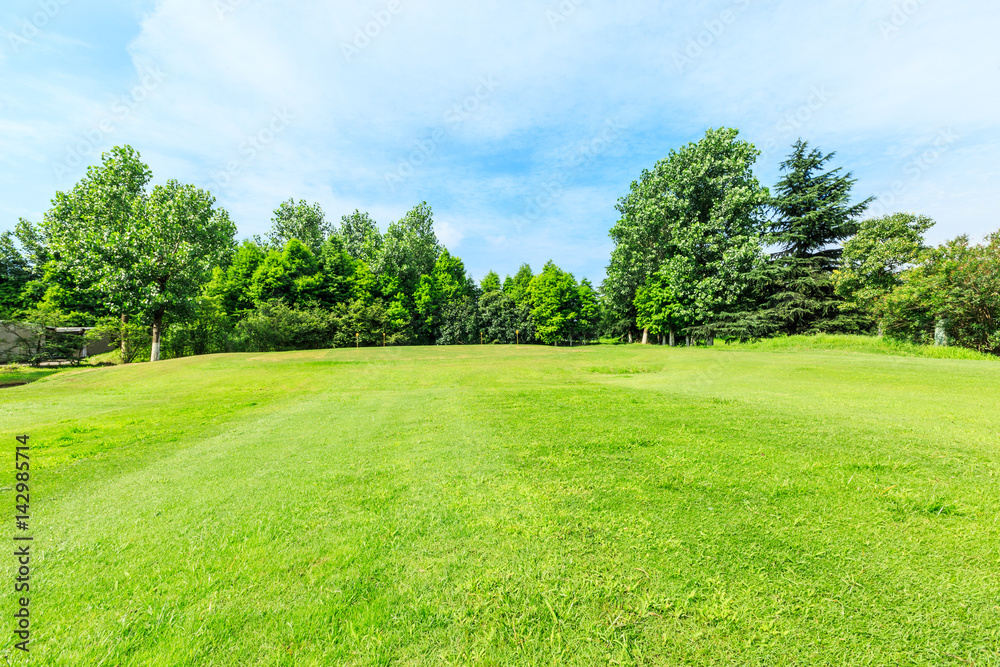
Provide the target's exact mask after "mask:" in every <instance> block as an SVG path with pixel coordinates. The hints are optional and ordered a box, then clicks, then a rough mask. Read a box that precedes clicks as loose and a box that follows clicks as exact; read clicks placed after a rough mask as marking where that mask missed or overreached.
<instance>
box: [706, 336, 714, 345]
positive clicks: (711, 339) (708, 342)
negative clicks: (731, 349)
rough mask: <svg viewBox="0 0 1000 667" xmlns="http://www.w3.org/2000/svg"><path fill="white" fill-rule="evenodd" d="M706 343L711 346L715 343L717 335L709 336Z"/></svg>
mask: <svg viewBox="0 0 1000 667" xmlns="http://www.w3.org/2000/svg"><path fill="white" fill-rule="evenodd" d="M705 345H708V346H709V347H711V346H712V345H715V336H709V337H708V340H706V341H705Z"/></svg>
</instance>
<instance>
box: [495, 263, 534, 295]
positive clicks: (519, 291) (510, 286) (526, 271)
mask: <svg viewBox="0 0 1000 667" xmlns="http://www.w3.org/2000/svg"><path fill="white" fill-rule="evenodd" d="M534 277H535V274H533V273H532V272H531V267H530V266H528V265H527V264H522V265H521V268H520V269H518V270H517V273H515V274H514V277H513V278H511V277H510V276H507V277H506V278H505V279H504V281H503V292H504V294H506V295H507V296H509V297H510V298H511V300H512V301H513V302H514V303H516V304H518V305H520V304H526V303H528V302H529V301H530V298H529V295H528V288H529V287H530V286H531V280H532V278H534Z"/></svg>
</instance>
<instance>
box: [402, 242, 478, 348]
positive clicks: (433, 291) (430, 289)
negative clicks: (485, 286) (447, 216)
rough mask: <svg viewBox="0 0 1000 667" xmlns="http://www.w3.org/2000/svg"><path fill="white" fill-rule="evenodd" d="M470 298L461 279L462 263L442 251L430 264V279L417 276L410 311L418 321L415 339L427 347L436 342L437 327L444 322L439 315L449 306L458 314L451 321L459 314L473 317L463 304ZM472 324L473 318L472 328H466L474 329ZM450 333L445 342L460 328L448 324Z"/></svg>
mask: <svg viewBox="0 0 1000 667" xmlns="http://www.w3.org/2000/svg"><path fill="white" fill-rule="evenodd" d="M472 296H473V294H472V289H471V285H470V280H469V279H468V278H467V277H466V275H465V265H464V264H463V263H462V260H461V259H459V258H458V257H454V256H453V255H452V254H451V253H449V252H448V250H447V249H443V250H442V251H441V254H440V256H438V258H437V261H436V262H435V263H434V270H433V272H432V273H431V274H430V275H422V276H420V283H419V284H418V286H417V289H416V291H415V292H414V295H413V302H414V308H415V310H416V313H417V315H418V316H419V318H420V320H419V322H418V325H417V335H418V337H419V338H420V339H421V340H424V341H426V342H429V343H434V342H437V341H438V339H439V338H440V337H441V331H440V326H441V324H442V323H443V321H444V319H443V317H442V313H443V311H444V309H445V307H446V306H448V305H450V304H454V305H457V306H459V308H458V310H454V311H453V312H452V313H451V315H450V317H451V318H452V320H453V319H454V318H455V317H457V316H458V315H457V313H459V312H471V313H472V314H473V316H474V314H475V305H474V303H473V304H472V305H470V304H467V303H464V302H465V301H466V300H471V299H472ZM474 320H475V318H474V317H473V320H472V322H473V324H470V325H469V326H473V327H474V326H475V325H474ZM455 326H458V328H457V329H456V328H455ZM451 329H452V334H451V335H449V337H448V339H453V338H454V337H455V336H456V335H458V334H457V332H458V331H460V330H462V331H464V329H463V328H462V326H459V325H456V323H455V322H454V321H451ZM444 344H447V343H444Z"/></svg>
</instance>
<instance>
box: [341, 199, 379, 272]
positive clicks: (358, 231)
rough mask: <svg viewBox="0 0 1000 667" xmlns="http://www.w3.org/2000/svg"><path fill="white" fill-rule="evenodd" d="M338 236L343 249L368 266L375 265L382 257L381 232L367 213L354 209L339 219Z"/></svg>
mask: <svg viewBox="0 0 1000 667" xmlns="http://www.w3.org/2000/svg"><path fill="white" fill-rule="evenodd" d="M339 234H340V238H341V239H342V240H343V242H344V250H346V251H347V253H348V254H349V255H350V256H351V257H353V258H354V259H357V260H361V261H363V262H365V263H366V264H368V266H377V265H378V263H379V261H380V258H381V257H382V234H381V233H380V232H379V229H378V225H377V224H376V223H375V221H374V220H372V218H371V216H370V215H368V214H367V213H362V212H360V211H358V210H355V211H354V213H352V214H350V215H345V216H343V217H342V218H341V219H340V232H339Z"/></svg>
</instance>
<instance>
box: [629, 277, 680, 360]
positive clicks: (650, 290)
mask: <svg viewBox="0 0 1000 667" xmlns="http://www.w3.org/2000/svg"><path fill="white" fill-rule="evenodd" d="M635 309H636V318H637V324H638V326H639V327H640V328H642V329H646V330H648V331H649V332H650V333H652V334H658V335H666V337H667V342H669V344H670V345H671V347H672V346H673V345H674V344H675V340H676V339H675V336H676V334H677V331H679V330H681V329H683V328H685V325H686V322H685V321H684V320H683V319H682V316H681V313H682V312H683V311H684V309H683V307H682V306H681V304H680V302H678V300H677V297H676V295H675V294H674V291H673V288H672V287H671V284H670V280H669V279H668V278H667V277H666V276H665V275H664V274H663V273H662V272H660V271H657V272H656V273H654V274H653V275H652V276H651V277H650V279H649V280H648V281H647V282H646V284H645V285H643V286H642V287H640V288H639V289H638V290H637V291H636V294H635Z"/></svg>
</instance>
